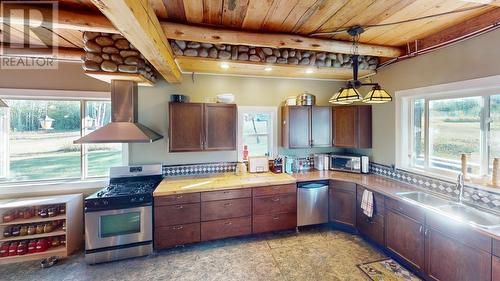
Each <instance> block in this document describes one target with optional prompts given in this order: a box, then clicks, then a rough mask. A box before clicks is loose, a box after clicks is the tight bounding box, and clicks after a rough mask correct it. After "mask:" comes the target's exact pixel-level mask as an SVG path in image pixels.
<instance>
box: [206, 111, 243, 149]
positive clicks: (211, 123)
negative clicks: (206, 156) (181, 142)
mask: <svg viewBox="0 0 500 281" xmlns="http://www.w3.org/2000/svg"><path fill="white" fill-rule="evenodd" d="M236 115H237V109H236V105H235V104H218V103H214V104H205V150H236V118H237V116H236Z"/></svg>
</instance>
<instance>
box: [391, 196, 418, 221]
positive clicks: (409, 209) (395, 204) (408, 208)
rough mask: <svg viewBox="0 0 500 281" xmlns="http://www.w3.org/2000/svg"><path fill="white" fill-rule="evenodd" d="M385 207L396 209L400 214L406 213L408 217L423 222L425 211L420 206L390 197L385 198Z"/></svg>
mask: <svg viewBox="0 0 500 281" xmlns="http://www.w3.org/2000/svg"><path fill="white" fill-rule="evenodd" d="M385 207H386V208H389V209H392V210H394V211H397V212H399V213H401V214H404V215H407V216H408V217H410V218H412V219H415V220H417V221H418V222H420V223H423V222H424V218H425V213H424V211H423V210H422V209H421V208H419V207H417V206H412V205H410V204H407V203H403V202H401V201H397V200H394V199H392V198H385Z"/></svg>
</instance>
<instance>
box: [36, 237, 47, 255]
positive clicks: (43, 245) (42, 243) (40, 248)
mask: <svg viewBox="0 0 500 281" xmlns="http://www.w3.org/2000/svg"><path fill="white" fill-rule="evenodd" d="M48 248H49V245H48V242H47V239H40V240H38V242H36V251H37V253H40V252H45V251H47V249H48Z"/></svg>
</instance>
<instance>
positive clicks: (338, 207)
mask: <svg viewBox="0 0 500 281" xmlns="http://www.w3.org/2000/svg"><path fill="white" fill-rule="evenodd" d="M328 205H329V207H328V209H329V218H330V221H331V222H337V223H342V224H345V225H348V226H351V227H355V226H356V184H354V183H348V182H342V181H333V180H332V181H330V189H329V204H328Z"/></svg>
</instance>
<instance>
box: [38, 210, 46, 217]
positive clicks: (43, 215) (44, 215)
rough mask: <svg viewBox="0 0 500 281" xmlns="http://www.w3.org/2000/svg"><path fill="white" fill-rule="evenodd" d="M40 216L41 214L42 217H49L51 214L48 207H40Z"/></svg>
mask: <svg viewBox="0 0 500 281" xmlns="http://www.w3.org/2000/svg"><path fill="white" fill-rule="evenodd" d="M38 216H40V217H41V218H47V217H48V216H49V213H48V210H47V208H42V209H40V212H39V213H38Z"/></svg>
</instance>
